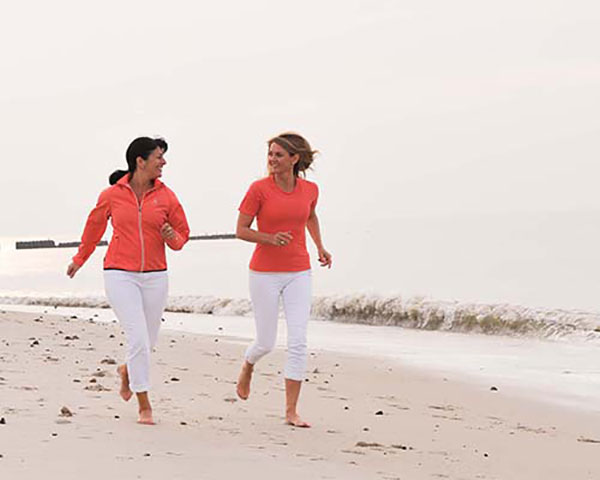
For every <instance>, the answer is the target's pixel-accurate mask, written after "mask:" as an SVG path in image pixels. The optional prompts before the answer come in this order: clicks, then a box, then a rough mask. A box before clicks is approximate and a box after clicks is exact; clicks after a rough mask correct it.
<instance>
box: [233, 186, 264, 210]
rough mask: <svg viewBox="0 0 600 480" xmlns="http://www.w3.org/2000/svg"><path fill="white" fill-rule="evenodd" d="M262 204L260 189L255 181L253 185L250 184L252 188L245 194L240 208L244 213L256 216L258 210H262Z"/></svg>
mask: <svg viewBox="0 0 600 480" xmlns="http://www.w3.org/2000/svg"><path fill="white" fill-rule="evenodd" d="M260 204H261V194H260V189H259V188H258V185H257V184H256V183H253V184H252V185H250V188H249V189H248V191H247V192H246V195H245V196H244V199H243V200H242V203H240V206H239V208H238V210H239V211H240V213H243V214H244V215H249V216H251V217H256V215H257V214H258V211H259V210H260Z"/></svg>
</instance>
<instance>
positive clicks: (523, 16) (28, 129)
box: [0, 0, 600, 238]
mask: <svg viewBox="0 0 600 480" xmlns="http://www.w3.org/2000/svg"><path fill="white" fill-rule="evenodd" d="M0 13H1V18H2V28H1V29H0V45H2V47H1V49H2V56H1V66H0V68H1V74H2V75H1V77H2V80H1V82H0V85H1V86H2V87H1V88H0V127H1V131H2V153H3V162H2V164H3V170H2V173H3V174H2V175H1V176H0V200H1V203H2V235H3V236H34V237H36V236H39V237H45V236H49V237H51V238H54V237H59V236H62V237H69V238H71V237H73V238H77V237H78V236H79V235H80V232H81V229H82V227H83V222H84V221H85V217H86V215H87V213H88V211H89V209H90V208H91V207H92V206H93V205H94V203H95V201H96V198H97V196H98V194H99V192H100V191H101V190H102V189H103V188H105V187H106V186H107V176H108V174H109V173H110V172H112V171H113V170H114V169H116V168H123V167H124V165H125V160H124V151H125V149H126V147H127V145H128V143H129V142H130V141H131V140H132V139H133V138H135V137H136V136H141V135H161V136H164V137H165V138H166V139H167V141H168V142H169V144H170V149H169V152H168V155H167V161H168V165H167V167H166V168H165V172H164V178H163V180H164V181H165V182H166V183H167V184H168V185H169V186H171V187H172V188H173V189H174V190H175V192H176V193H177V195H178V196H179V198H180V199H181V201H182V203H183V204H184V207H185V209H186V212H187V214H188V217H189V221H190V224H191V227H192V231H193V232H194V233H202V232H211V231H231V230H233V225H234V222H235V218H236V214H237V212H236V209H237V206H238V204H239V201H240V199H241V198H242V196H243V194H244V192H245V189H246V188H247V186H248V184H249V183H250V182H251V181H253V180H255V179H256V178H258V177H260V176H261V175H263V174H264V173H265V158H266V157H265V152H266V147H265V141H266V140H267V139H268V138H269V137H270V136H272V135H274V134H277V133H279V132H280V131H283V130H295V131H298V132H300V133H302V134H304V135H305V136H306V137H307V138H308V139H309V140H310V141H311V143H312V144H313V146H314V147H315V148H317V149H319V150H320V151H321V152H322V153H321V156H320V157H318V158H317V160H316V162H315V171H314V172H313V173H311V174H310V175H309V178H311V179H313V180H316V181H317V182H318V183H319V185H320V187H321V201H320V209H321V216H322V218H323V219H324V220H326V221H327V222H328V223H327V224H328V225H329V226H330V227H329V228H338V226H340V225H342V224H347V223H348V222H350V221H352V222H354V223H355V224H356V225H358V226H360V225H361V224H363V223H364V222H365V221H366V219H372V218H375V219H378V220H386V219H387V220H394V219H401V218H404V217H408V216H410V217H419V216H426V215H445V216H448V215H458V214H460V215H463V214H470V213H482V214H491V213H504V214H506V213H509V214H511V213H518V212H542V211H557V210H558V211H571V210H573V211H575V210H578V211H580V210H595V209H599V208H600V206H599V203H598V179H599V173H600V166H599V162H598V158H599V156H598V153H599V147H598V145H599V140H600V136H599V133H600V132H599V130H600V129H599V120H598V119H599V118H600V113H599V112H600V53H599V49H598V46H599V45H600V28H598V26H599V25H600V5H599V4H598V3H597V2H593V1H578V0H571V1H555V0H546V1H543V2H542V1H541V0H537V1H533V0H519V1H511V0H509V1H503V2H491V1H482V0H473V1H453V2H449V1H446V0H439V1H423V0H412V1H400V0H398V1H391V0H371V1H367V0H363V1H360V0H354V1H352V0H320V1H313V0H309V1H304V2H298V1H294V2H292V1H281V0H279V1H267V0H253V1H251V2H249V1H242V0H235V1H221V2H180V1H170V2H164V1H161V2H158V1H149V0H146V1H143V2H142V1H127V2H125V1H119V2H117V1H112V0H111V1H104V2H99V3H94V4H91V3H90V2H81V1H65V0H54V1H52V2H45V1H30V2H28V1H24V2H18V3H17V2H10V4H9V6H7V3H4V4H3V6H2V7H1V11H0Z"/></svg>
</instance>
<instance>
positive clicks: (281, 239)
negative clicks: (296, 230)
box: [270, 232, 293, 247]
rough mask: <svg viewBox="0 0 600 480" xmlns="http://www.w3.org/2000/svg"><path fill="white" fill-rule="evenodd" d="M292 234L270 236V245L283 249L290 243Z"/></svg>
mask: <svg viewBox="0 0 600 480" xmlns="http://www.w3.org/2000/svg"><path fill="white" fill-rule="evenodd" d="M292 239H293V237H292V232H277V233H274V234H273V235H271V242H270V243H271V245H276V246H278V247H285V246H286V245H287V244H288V243H290V242H291V241H292Z"/></svg>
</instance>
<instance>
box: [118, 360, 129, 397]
mask: <svg viewBox="0 0 600 480" xmlns="http://www.w3.org/2000/svg"><path fill="white" fill-rule="evenodd" d="M117 373H118V374H119V376H120V377H121V389H120V390H119V394H120V395H121V398H122V399H123V400H125V401H126V402H128V401H129V399H130V398H131V397H132V396H133V392H132V391H131V389H130V388H129V375H128V374H127V365H119V366H118V367H117Z"/></svg>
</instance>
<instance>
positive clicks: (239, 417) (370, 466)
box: [0, 308, 600, 480]
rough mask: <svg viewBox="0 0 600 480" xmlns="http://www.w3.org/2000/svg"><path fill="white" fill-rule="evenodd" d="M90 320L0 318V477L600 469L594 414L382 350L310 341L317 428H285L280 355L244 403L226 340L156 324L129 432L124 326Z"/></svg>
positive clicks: (397, 475) (306, 389) (265, 366)
mask: <svg viewBox="0 0 600 480" xmlns="http://www.w3.org/2000/svg"><path fill="white" fill-rule="evenodd" d="M93 318H94V317H93V316H92V315H91V316H90V318H85V317H84V318H81V317H80V318H69V317H62V316H57V315H53V314H52V309H51V308H48V313H44V314H37V313H17V312H11V311H4V310H3V311H2V312H0V322H1V325H2V335H1V346H2V348H1V350H0V418H1V420H0V474H1V477H2V478H6V479H11V480H12V479H30V478H31V479H33V478H39V477H41V476H43V477H44V478H63V479H70V478H73V479H75V478H88V479H100V478H107V477H108V476H111V477H114V478H120V479H121V478H122V479H137V478H141V479H155V478H156V479H159V478H160V479H164V478H174V479H187V478H190V479H191V478H203V479H217V478H219V479H223V478H227V479H229V478H239V477H246V478H265V479H269V478H282V476H285V478H287V479H300V478H302V479H306V478H315V479H371V478H372V479H386V480H391V479H436V478H437V479H440V478H448V479H528V480H530V479H538V478H540V479H541V478H544V479H561V480H562V479H590V480H591V479H598V478H600V462H599V461H598V454H599V453H600V418H598V416H597V414H595V413H594V412H588V411H585V410H578V409H575V408H566V407H559V406H553V405H551V404H548V403H547V402H542V401H540V402H536V401H533V400H531V401H530V400H524V399H523V398H516V397H514V396H510V395H508V394H507V393H506V392H504V391H503V389H502V387H495V386H494V385H492V384H490V385H485V386H483V385H481V384H474V383H467V382H465V381H464V379H462V378H460V376H459V375H448V374H447V373H444V374H442V373H439V374H436V372H435V371H431V370H427V371H424V370H419V369H416V368H414V367H408V366H405V365H403V364H402V363H401V362H398V361H394V360H389V359H388V360H386V359H377V358H374V357H361V356H358V355H356V356H353V355H347V354H339V353H335V352H330V351H318V350H312V351H311V354H310V359H309V369H308V372H309V373H308V374H307V377H306V382H305V384H304V386H303V394H302V398H301V408H300V412H301V414H302V415H303V416H304V417H305V418H306V419H307V420H309V421H310V422H312V424H313V428H311V429H296V428H293V427H289V426H286V425H284V422H283V408H282V407H283V401H284V399H283V388H282V387H283V385H282V378H281V368H282V366H283V362H284V355H285V352H284V351H283V350H281V349H278V350H277V351H275V352H274V353H273V354H271V355H270V356H269V357H267V358H265V359H264V360H263V361H262V362H261V363H260V364H259V366H258V367H257V370H256V374H255V378H254V383H253V389H252V394H251V397H250V399H249V400H248V401H247V402H242V401H240V400H238V399H237V398H236V396H235V379H236V377H237V373H238V367H239V363H240V359H241V358H242V354H243V351H244V345H243V342H240V341H239V339H236V338H234V337H230V336H226V335H198V334H190V333H183V332H174V331H166V330H165V331H163V332H162V334H161V338H160V340H159V345H158V347H157V349H156V352H155V354H154V357H153V359H154V363H153V383H154V389H153V391H152V400H153V406H154V410H155V417H156V418H157V420H158V425H156V426H154V427H148V426H141V425H137V424H136V422H135V420H136V412H135V404H134V403H133V402H130V403H125V402H123V401H122V400H121V399H120V397H119V396H118V389H117V385H118V380H117V376H116V374H115V368H116V365H115V363H116V362H118V361H120V359H121V358H122V356H123V354H124V347H123V346H122V343H123V342H124V338H123V336H122V333H121V330H120V328H119V326H118V325H117V324H107V323H98V322H94V321H93ZM357 353H358V352H357ZM63 407H64V408H63ZM61 411H62V412H61Z"/></svg>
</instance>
